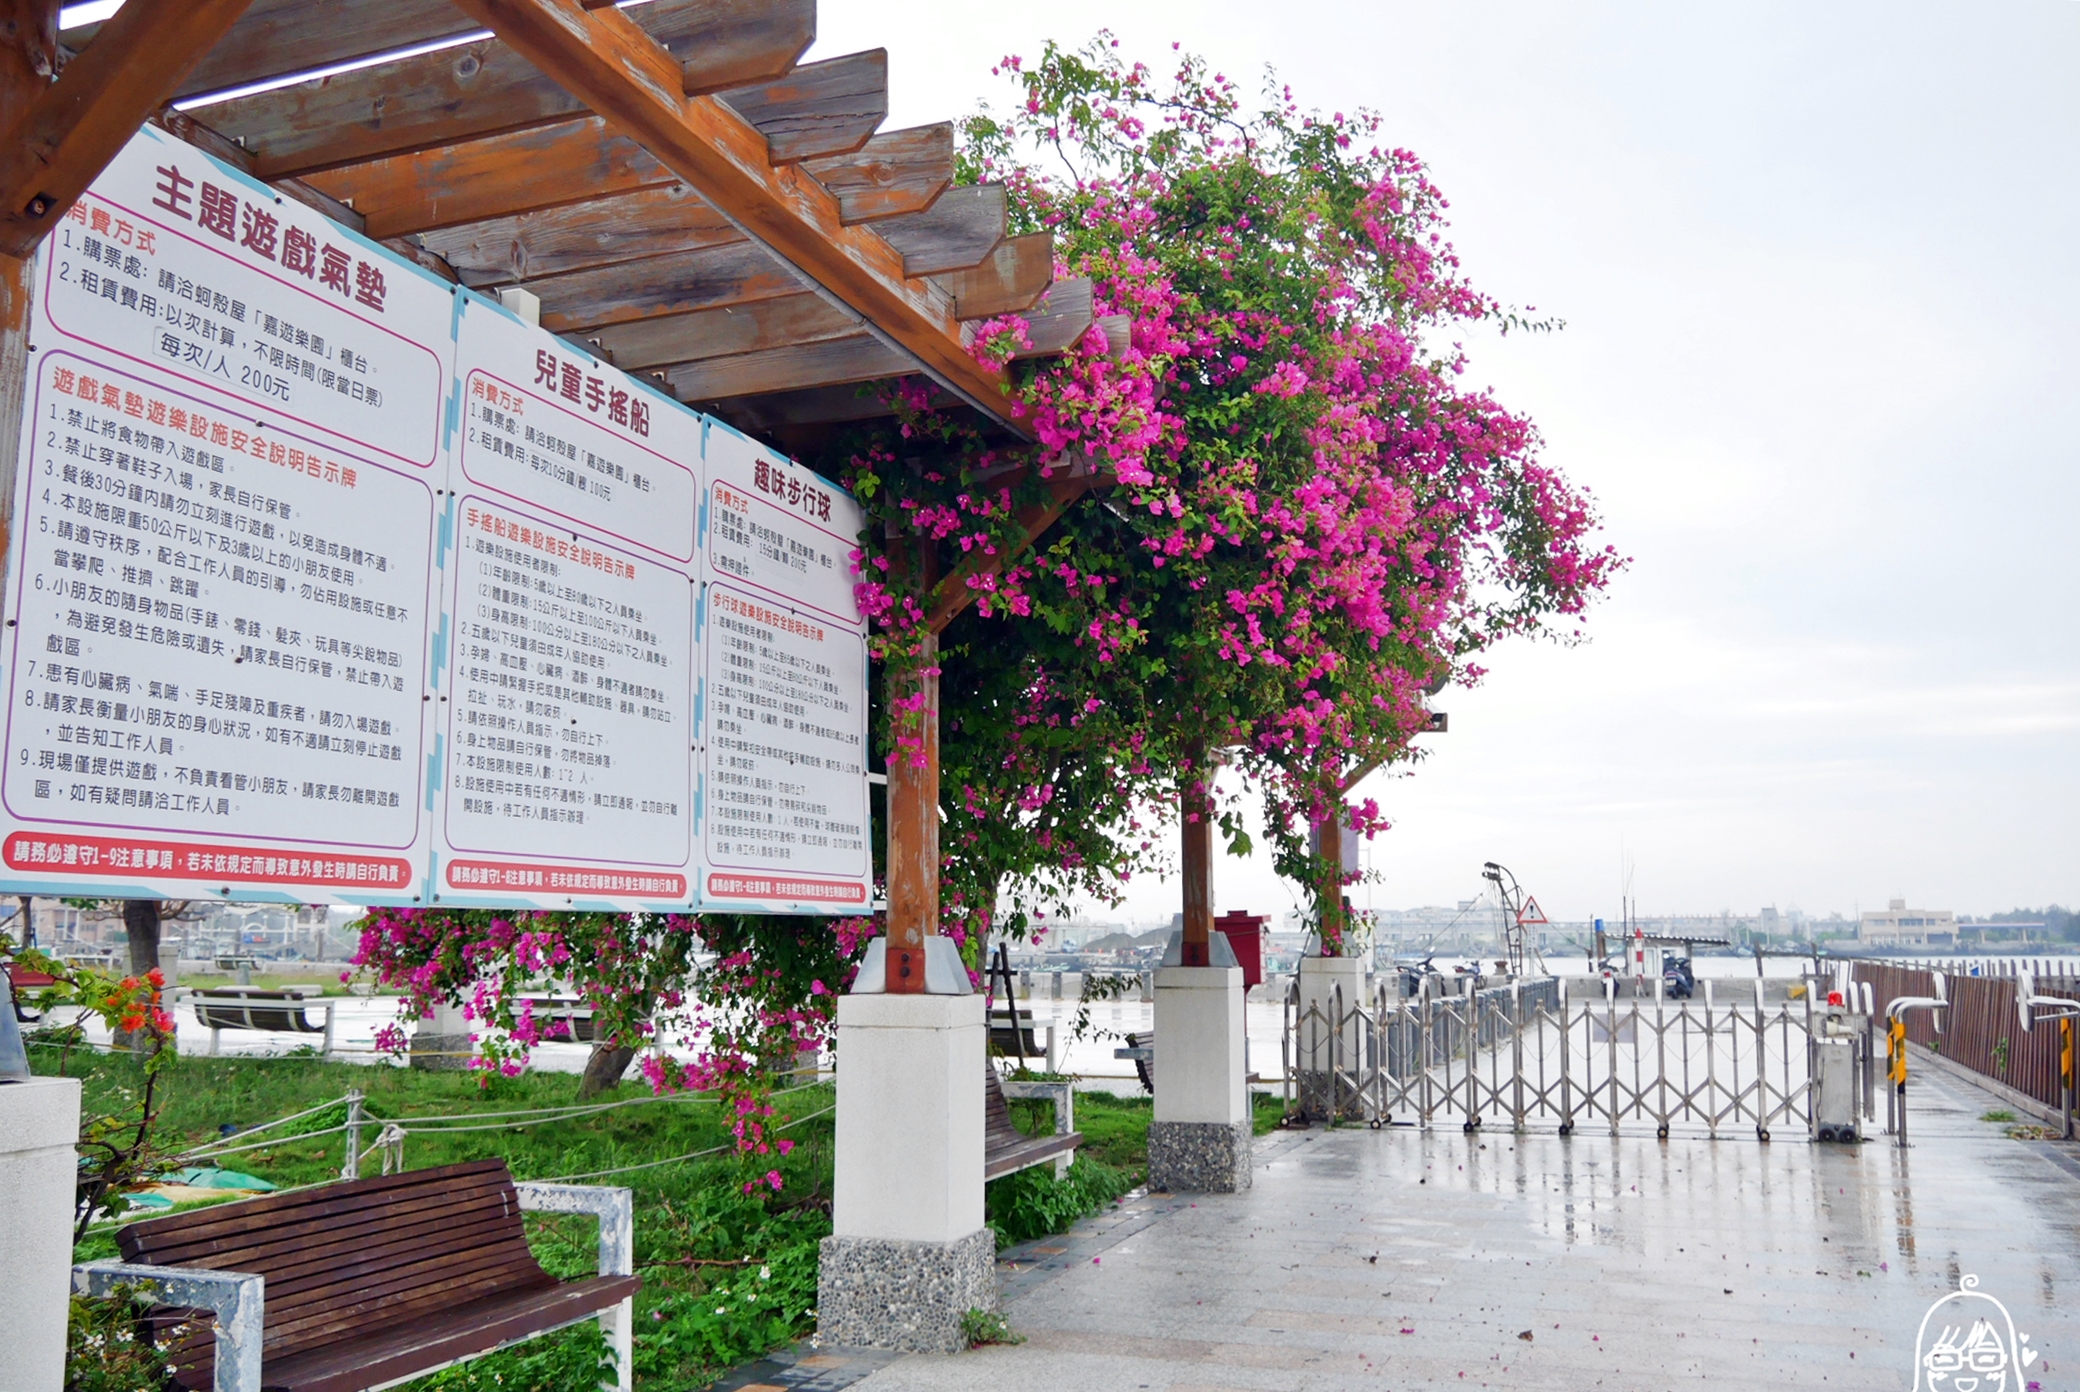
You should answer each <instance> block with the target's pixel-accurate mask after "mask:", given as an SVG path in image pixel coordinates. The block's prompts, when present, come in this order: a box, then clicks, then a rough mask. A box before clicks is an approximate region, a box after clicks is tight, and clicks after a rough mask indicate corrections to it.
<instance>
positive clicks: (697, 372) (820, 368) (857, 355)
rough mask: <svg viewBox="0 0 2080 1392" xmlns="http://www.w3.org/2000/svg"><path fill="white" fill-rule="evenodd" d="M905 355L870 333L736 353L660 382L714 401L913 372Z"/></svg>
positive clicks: (674, 371)
mask: <svg viewBox="0 0 2080 1392" xmlns="http://www.w3.org/2000/svg"><path fill="white" fill-rule="evenodd" d="M915 366H916V365H915V364H914V363H912V362H911V361H910V358H909V355H908V354H906V353H904V352H902V351H900V350H898V349H895V348H890V347H889V346H888V345H887V344H885V343H883V342H882V341H881V340H880V339H878V338H875V337H873V336H872V335H870V334H859V333H855V334H853V335H851V336H850V337H847V338H833V339H827V340H824V341H823V342H819V343H802V344H790V345H788V346H786V347H783V348H768V349H764V350H762V351H760V352H756V353H738V354H735V355H734V356H731V357H726V358H710V359H708V360H707V361H705V362H696V363H685V364H682V365H681V366H678V367H673V368H668V369H666V370H665V374H664V379H665V384H666V385H667V386H668V387H670V388H671V391H672V394H673V395H674V396H677V397H678V398H679V399H680V400H681V401H717V400H721V399H723V398H725V397H732V396H755V395H758V394H759V393H762V392H775V391H797V390H800V389H801V388H804V387H829V386H842V385H844V384H845V383H848V382H871V381H875V380H877V379H879V378H882V377H900V376H902V375H904V374H905V373H908V372H911V371H914V370H915Z"/></svg>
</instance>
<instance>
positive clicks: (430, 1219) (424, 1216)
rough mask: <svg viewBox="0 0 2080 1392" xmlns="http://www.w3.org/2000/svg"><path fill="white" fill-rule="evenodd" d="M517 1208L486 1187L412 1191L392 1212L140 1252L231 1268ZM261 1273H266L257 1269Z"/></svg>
mask: <svg viewBox="0 0 2080 1392" xmlns="http://www.w3.org/2000/svg"><path fill="white" fill-rule="evenodd" d="M508 1212H517V1208H516V1205H515V1204H514V1200H513V1198H512V1196H511V1194H510V1193H509V1192H508V1191H505V1190H503V1189H500V1188H494V1187H492V1186H489V1185H486V1186H482V1187H480V1188H472V1189H466V1190H463V1191H461V1193H460V1194H459V1195H457V1196H454V1197H452V1198H449V1197H444V1196H442V1195H440V1194H438V1193H427V1194H420V1195H415V1196H413V1197H412V1198H410V1199H407V1200H403V1201H400V1202H399V1204H398V1205H397V1207H396V1209H394V1210H386V1209H382V1208H371V1209H366V1210H360V1211H358V1212H350V1213H348V1214H344V1215H329V1214H313V1215H310V1216H308V1217H305V1218H304V1219H302V1221H299V1222H282V1223H277V1224H271V1225H267V1226H264V1227H261V1228H258V1229H256V1230H252V1231H249V1232H244V1233H240V1234H237V1235H235V1236H223V1237H215V1238H205V1239H202V1240H199V1241H193V1242H180V1243H175V1242H173V1241H170V1240H161V1241H159V1242H155V1243H152V1244H149V1245H144V1244H140V1250H141V1251H142V1252H145V1253H148V1254H149V1257H150V1259H151V1260H154V1261H157V1262H159V1263H161V1264H162V1265H180V1266H206V1267H213V1268H216V1269H220V1270H226V1271H236V1270H240V1269H241V1268H240V1267H239V1266H238V1265H237V1263H238V1262H239V1261H251V1262H258V1263H273V1262H277V1261H280V1260H284V1259H287V1260H294V1259H296V1258H298V1257H301V1256H303V1255H305V1254H322V1255H326V1256H330V1255H331V1254H332V1253H333V1252H335V1251H355V1250H358V1249H360V1248H361V1247H363V1246H365V1245H367V1244H369V1243H371V1242H380V1241H382V1240H384V1239H385V1238H386V1237H387V1236H388V1235H390V1234H392V1233H402V1234H411V1233H415V1232H418V1231H421V1230H426V1229H429V1228H432V1229H438V1228H439V1227H440V1226H441V1225H443V1224H444V1223H445V1222H446V1221H448V1220H449V1219H450V1218H451V1217H452V1218H453V1219H454V1220H456V1221H458V1222H460V1221H463V1220H474V1219H475V1218H477V1217H479V1216H481V1215H484V1214H487V1213H489V1214H497V1215H502V1214H505V1213H508ZM262 1274H263V1275H266V1274H269V1273H268V1272H262Z"/></svg>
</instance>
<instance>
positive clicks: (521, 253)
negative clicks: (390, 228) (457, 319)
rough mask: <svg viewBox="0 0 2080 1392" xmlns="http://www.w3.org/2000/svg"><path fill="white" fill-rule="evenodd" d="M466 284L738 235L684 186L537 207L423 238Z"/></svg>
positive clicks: (561, 270) (507, 280) (505, 281)
mask: <svg viewBox="0 0 2080 1392" xmlns="http://www.w3.org/2000/svg"><path fill="white" fill-rule="evenodd" d="M420 240H421V241H422V242H424V243H425V245H426V248H427V249H428V250H429V251H433V252H437V253H439V254H440V255H441V256H442V257H444V258H446V260H447V261H448V263H449V264H450V265H452V266H453V267H454V268H455V271H456V274H457V275H459V276H460V277H461V278H462V282H463V284H465V285H470V286H475V287H479V288H481V287H484V286H489V285H511V284H514V283H516V282H518V281H523V280H531V279H536V278H539V277H542V276H553V275H562V274H565V273H566V272H570V271H580V270H587V269H590V268H593V267H597V266H606V265H612V264H614V263H616V262H620V261H635V260H640V259H642V258H643V257H646V256H662V255H665V254H666V253H668V252H674V251H691V250H695V249H697V248H700V247H704V246H719V245H721V244H722V243H724V242H732V241H740V240H742V234H741V233H739V232H738V231H737V230H736V228H734V227H732V226H730V224H729V222H728V220H727V219H725V218H724V217H723V216H722V214H720V213H718V212H716V211H715V210H714V209H713V208H712V207H710V206H709V205H708V204H707V202H706V201H705V200H703V199H702V198H701V196H700V195H699V194H697V193H695V192H694V191H693V190H692V189H690V188H688V187H687V186H686V185H685V184H684V183H673V184H667V185H665V186H664V187H662V188H649V189H639V190H637V191H636V192H634V193H624V194H619V195H616V196H613V197H606V198H599V199H595V200H593V201H591V202H587V203H571V204H566V205H565V206H563V207H561V208H543V209H540V210H537V211H535V212H528V213H516V214H515V215H513V216H512V217H503V218H492V219H490V220H488V221H485V222H472V223H467V224H465V225H463V226H460V227H447V228H441V229H438V230H435V231H432V232H426V233H423V234H421V237H420Z"/></svg>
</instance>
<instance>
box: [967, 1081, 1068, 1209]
mask: <svg viewBox="0 0 2080 1392" xmlns="http://www.w3.org/2000/svg"><path fill="white" fill-rule="evenodd" d="M982 1072H983V1094H982V1096H983V1102H982V1178H983V1179H984V1180H985V1181H988V1180H992V1179H1002V1178H1003V1177H1004V1176H1005V1175H1007V1174H1016V1173H1017V1172H1018V1171H1020V1170H1024V1169H1030V1168H1031V1167H1033V1166H1034V1165H1040V1164H1044V1163H1046V1162H1047V1161H1049V1160H1052V1159H1054V1158H1055V1157H1056V1156H1058V1155H1066V1154H1069V1153H1070V1152H1072V1151H1074V1150H1075V1149H1076V1147H1078V1146H1080V1145H1082V1144H1083V1133H1082V1132H1081V1131H1071V1132H1069V1133H1068V1134H1067V1135H1057V1136H1028V1135H1027V1134H1026V1133H1025V1132H1023V1131H1021V1130H1019V1129H1018V1127H1017V1126H1016V1125H1014V1124H1013V1123H1012V1120H1011V1104H1010V1103H1009V1102H1007V1101H1005V1100H1004V1080H1003V1079H1002V1078H999V1077H998V1076H997V1068H996V1065H995V1064H993V1063H991V1062H990V1061H989V1058H988V1056H987V1055H985V1056H984V1057H983V1060H982Z"/></svg>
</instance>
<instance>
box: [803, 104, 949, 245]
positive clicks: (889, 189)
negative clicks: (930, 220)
mask: <svg viewBox="0 0 2080 1392" xmlns="http://www.w3.org/2000/svg"><path fill="white" fill-rule="evenodd" d="M802 168H804V169H806V170H808V171H809V173H811V174H813V175H815V176H816V178H817V179H818V180H819V181H820V182H821V183H822V184H823V186H824V187H825V188H827V189H829V190H830V191H831V192H832V193H833V194H835V195H837V199H838V218H839V220H840V221H842V222H848V223H852V222H872V221H874V220H876V219H879V218H888V217H898V216H901V215H904V214H915V213H921V212H923V211H924V210H926V209H927V208H930V207H931V206H932V204H933V203H935V202H936V201H938V198H939V195H941V194H943V193H944V192H946V190H947V189H948V188H950V187H952V185H953V123H952V122H951V121H941V122H940V123H939V124H938V125H935V126H912V127H910V128H909V129H907V130H896V131H884V132H882V133H881V134H880V135H877V136H875V137H874V138H873V139H872V140H869V141H868V142H867V143H866V144H865V145H862V146H861V147H860V148H859V149H858V150H856V151H854V152H853V153H852V154H849V155H837V156H833V157H830V158H826V159H815V160H808V161H806V162H805V163H804V164H803V165H802Z"/></svg>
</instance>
